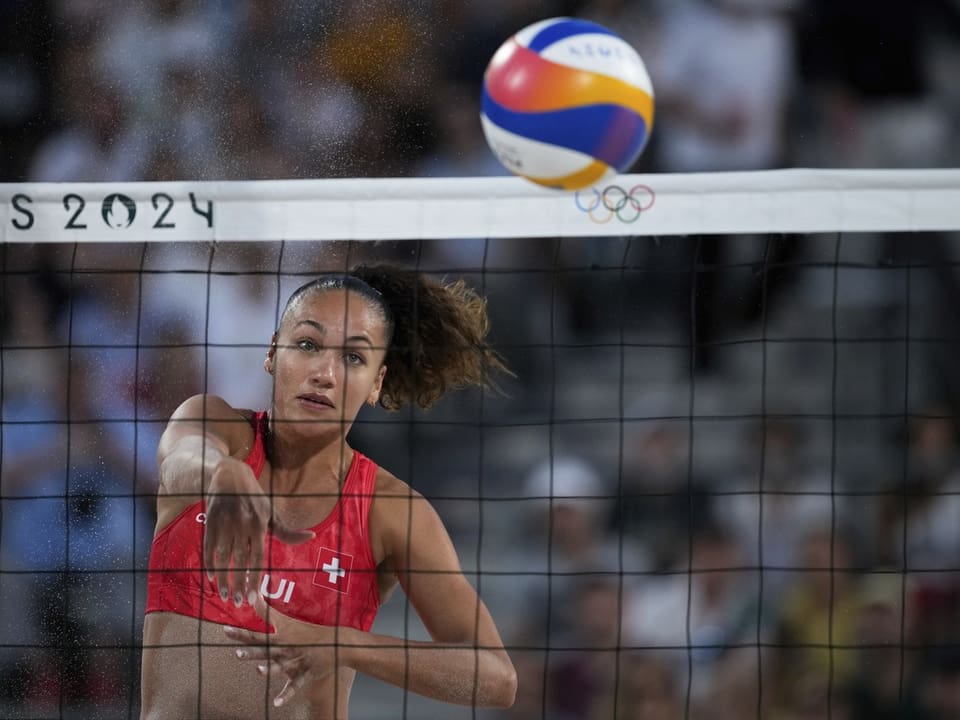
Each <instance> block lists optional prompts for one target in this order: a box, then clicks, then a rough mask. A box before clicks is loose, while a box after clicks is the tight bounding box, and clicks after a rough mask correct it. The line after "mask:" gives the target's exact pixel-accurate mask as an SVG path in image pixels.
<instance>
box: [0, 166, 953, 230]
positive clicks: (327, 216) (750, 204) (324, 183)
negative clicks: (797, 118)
mask: <svg viewBox="0 0 960 720" xmlns="http://www.w3.org/2000/svg"><path fill="white" fill-rule="evenodd" d="M958 226H960V170H908V171H898V170H862V171H848V170H804V169H789V170H771V171H755V172H733V173H697V174H661V175H623V176H620V177H618V178H615V179H614V180H612V181H611V182H609V183H607V184H606V185H600V186H597V187H596V188H591V189H588V190H582V191H579V192H576V193H560V192H556V191H553V190H549V189H546V188H542V187H539V186H537V185H534V184H532V183H529V182H527V181H525V180H521V179H519V178H405V179H393V178H381V179H376V178H371V179H346V180H345V179H331V180H286V181H275V180H274V181H254V182H165V183H159V182H158V183H147V182H143V183H122V184H110V183H104V184H96V183H72V184H58V183H25V184H0V241H2V242H75V241H83V240H96V241H100V242H103V241H116V242H131V241H135V242H142V241H183V240H193V241H207V242H210V241H235V240H236V241H242V240H253V239H256V240H260V241H269V240H328V239H336V240H396V239H410V238H422V239H436V238H456V237H487V238H503V237H577V236H579V237H583V236H610V235H681V234H726V233H764V232H798V233H800V232H802V233H817V232H871V231H879V230H883V231H887V232H890V231H911V230H948V229H952V228H956V227H958ZM254 227H255V228H256V232H255V233H254V232H251V228H254Z"/></svg>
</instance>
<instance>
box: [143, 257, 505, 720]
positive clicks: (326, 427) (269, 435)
mask: <svg viewBox="0 0 960 720" xmlns="http://www.w3.org/2000/svg"><path fill="white" fill-rule="evenodd" d="M486 333H487V317H486V308H485V302H484V300H483V299H482V298H480V297H479V296H477V295H476V294H475V293H474V292H473V291H472V290H470V289H468V288H467V287H466V286H465V285H464V284H463V283H462V282H458V283H453V284H448V285H443V284H439V283H435V282H433V281H431V280H429V279H427V278H426V277H424V276H422V275H419V274H416V273H413V272H410V271H406V270H401V269H397V268H391V267H385V266H377V267H366V268H358V269H356V270H354V271H353V273H352V274H350V275H346V276H336V277H329V278H323V279H319V280H316V281H314V282H311V283H308V284H307V285H304V286H303V287H301V288H299V289H298V290H297V291H295V292H294V293H293V294H292V295H291V297H290V299H289V301H288V302H287V305H286V307H285V309H284V312H283V314H282V317H281V321H280V326H279V328H278V330H277V331H276V333H275V334H274V337H273V342H272V344H271V346H270V350H269V352H268V354H267V357H266V360H265V363H264V365H265V368H266V370H267V372H269V373H270V374H271V375H273V388H274V389H273V400H272V406H271V408H270V410H269V412H252V411H249V410H238V409H234V408H233V407H231V406H230V405H229V404H227V402H225V401H224V400H222V399H220V398H217V397H212V396H196V397H192V398H190V399H188V400H187V401H185V402H184V403H183V404H182V405H181V406H180V407H179V408H178V409H177V410H176V411H175V413H174V414H173V416H172V418H171V420H170V422H169V424H168V425H167V428H166V431H165V432H164V434H163V437H162V439H161V441H160V447H159V450H158V461H159V468H160V489H159V493H158V499H157V513H158V517H157V527H156V532H155V536H154V541H153V548H152V552H151V558H150V573H149V578H148V591H147V595H148V597H147V617H146V620H145V624H144V649H143V666H142V715H143V717H144V718H148V719H153V718H185V717H197V716H199V717H203V718H262V717H271V718H273V717H276V718H307V717H310V718H334V717H336V718H346V716H347V704H348V699H349V696H350V688H351V685H352V683H353V680H354V677H355V674H356V673H357V672H362V673H366V674H368V675H371V676H373V677H376V678H379V679H380V680H383V681H385V682H388V683H392V684H394V685H397V686H400V687H404V688H408V689H409V690H410V691H412V692H416V693H420V694H422V695H425V696H428V697H431V698H435V699H438V700H442V701H447V702H452V703H460V704H464V705H476V706H494V707H497V706H500V707H505V706H509V705H511V704H512V702H513V698H514V694H515V690H516V674H515V671H514V668H513V665H512V664H511V661H510V659H509V657H508V655H507V653H506V651H505V650H504V647H503V644H502V641H501V639H500V636H499V634H498V632H497V629H496V627H495V625H494V622H493V620H492V619H491V617H490V614H489V613H488V611H487V609H486V607H485V606H484V604H483V603H482V601H481V600H480V599H479V598H478V597H477V595H476V593H475V591H474V590H473V588H472V586H471V585H470V584H469V583H468V582H467V580H466V578H465V577H464V576H463V573H462V571H461V569H460V566H459V563H458V560H457V556H456V552H455V550H454V547H453V545H452V543H451V541H450V538H449V536H448V534H447V532H446V530H445V529H444V527H443V524H442V522H441V521H440V519H439V517H438V516H437V514H436V512H435V511H434V510H433V509H432V507H431V506H430V504H429V503H428V502H427V501H426V500H425V499H424V498H423V497H422V496H421V495H419V494H418V493H416V492H415V491H413V490H412V489H411V488H410V487H409V486H408V485H407V484H405V483H404V482H402V481H401V480H398V479H397V478H396V477H394V476H393V475H391V474H390V473H389V472H387V471H386V470H384V469H382V468H379V467H377V466H376V465H375V464H374V463H373V462H371V461H370V460H369V459H367V458H366V457H364V456H362V455H361V454H360V453H358V452H356V451H354V450H353V449H351V447H350V445H349V443H348V440H347V435H348V433H349V431H350V428H351V426H352V424H353V422H354V420H355V418H356V416H357V413H358V411H359V410H360V408H361V406H362V405H363V404H364V403H367V404H370V405H375V404H377V403H379V404H380V405H382V406H383V407H385V408H388V409H396V408H399V407H401V406H403V405H404V404H406V403H410V402H416V403H417V404H418V405H420V406H421V407H429V406H430V405H431V404H432V403H434V402H435V401H436V400H437V399H439V398H440V397H441V396H442V395H443V394H444V393H445V392H446V391H447V390H449V389H452V388H455V387H461V386H468V385H484V384H486V381H487V377H488V374H489V373H496V372H498V371H503V370H505V368H504V366H503V365H502V364H501V362H500V360H499V359H498V357H497V356H496V354H495V353H493V352H492V351H491V350H490V348H489V346H488V345H487V344H486V341H485V336H486ZM397 585H399V586H400V587H401V588H403V590H404V592H405V593H406V594H407V596H408V598H409V600H410V603H411V605H412V606H413V607H414V608H415V609H416V611H417V613H418V615H419V616H420V618H421V619H422V621H423V624H424V626H425V627H426V629H427V630H428V632H429V633H430V636H431V638H432V640H431V641H424V642H415V641H412V640H406V639H403V638H392V637H385V636H381V635H376V634H372V633H370V632H369V631H370V627H371V625H372V624H373V621H374V618H375V616H376V613H377V609H378V607H379V605H380V604H381V603H382V602H383V601H384V600H385V599H386V598H387V596H388V595H389V594H390V593H391V591H392V590H393V589H394V587H395V586H397ZM244 660H250V661H252V662H244Z"/></svg>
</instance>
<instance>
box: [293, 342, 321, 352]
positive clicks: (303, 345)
mask: <svg viewBox="0 0 960 720" xmlns="http://www.w3.org/2000/svg"><path fill="white" fill-rule="evenodd" d="M297 347H298V348H300V349H301V350H307V351H311V352H312V351H313V350H316V349H317V344H316V343H315V342H314V341H313V340H300V341H298V342H297Z"/></svg>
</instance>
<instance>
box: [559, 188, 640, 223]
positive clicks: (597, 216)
mask: <svg viewBox="0 0 960 720" xmlns="http://www.w3.org/2000/svg"><path fill="white" fill-rule="evenodd" d="M589 192H591V193H593V198H591V199H590V200H589V202H588V203H586V204H585V203H584V198H582V197H581V195H580V193H581V191H580V190H577V191H576V192H575V193H574V195H573V201H574V203H575V204H576V206H577V209H578V210H580V211H581V212H585V213H586V214H587V215H588V216H589V217H590V219H591V220H592V221H593V222H595V223H598V224H603V223H608V222H610V221H611V220H613V218H617V220H619V221H620V222H622V223H633V222H636V221H637V220H639V219H640V216H641V215H642V214H643V213H645V212H646V211H647V210H649V209H650V208H651V207H653V203H654V201H655V200H656V199H657V194H656V193H655V192H654V191H653V189H652V188H651V187H649V186H648V185H634V186H633V187H632V188H630V189H629V190H625V189H623V188H622V187H620V186H619V185H607V186H606V187H605V188H604V189H603V190H602V191H599V190H597V189H596V188H591V189H590V191H589Z"/></svg>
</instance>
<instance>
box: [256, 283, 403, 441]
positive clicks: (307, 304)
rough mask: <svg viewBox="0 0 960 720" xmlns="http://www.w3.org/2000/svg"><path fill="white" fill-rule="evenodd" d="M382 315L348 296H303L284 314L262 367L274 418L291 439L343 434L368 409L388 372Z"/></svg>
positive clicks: (321, 293)
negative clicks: (271, 378) (270, 378)
mask: <svg viewBox="0 0 960 720" xmlns="http://www.w3.org/2000/svg"><path fill="white" fill-rule="evenodd" d="M385 345H386V338H385V328H384V319H383V314H382V312H381V311H380V309H379V308H377V307H376V306H375V305H374V304H372V303H371V302H370V301H368V300H367V299H366V298H364V297H363V296H361V295H359V294H357V293H354V292H349V291H347V290H314V291H309V292H307V293H306V294H305V295H303V296H302V297H301V298H300V299H299V300H297V301H296V302H295V303H294V304H293V305H292V306H291V307H290V308H289V309H288V311H287V314H286V316H285V317H284V318H283V321H282V323H281V326H280V330H279V331H278V334H277V336H276V338H275V343H274V345H273V346H271V348H270V352H269V353H268V354H267V359H266V361H265V367H266V369H267V371H268V372H270V373H271V374H273V376H274V382H273V412H274V420H276V421H283V422H290V423H294V424H295V427H291V428H288V429H293V430H294V431H295V432H296V433H297V434H301V435H311V436H315V435H318V434H326V433H327V432H329V431H331V430H335V431H337V432H339V433H343V434H345V433H346V432H347V431H348V430H349V429H350V426H351V425H352V424H353V421H354V419H355V418H356V416H357V413H358V412H359V410H360V407H361V406H362V405H363V403H365V402H366V403H370V404H374V403H376V401H377V398H378V397H379V396H380V388H381V385H382V383H383V376H384V373H385V372H386V368H385V367H384V366H383V359H384V356H385V355H386V348H385Z"/></svg>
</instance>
